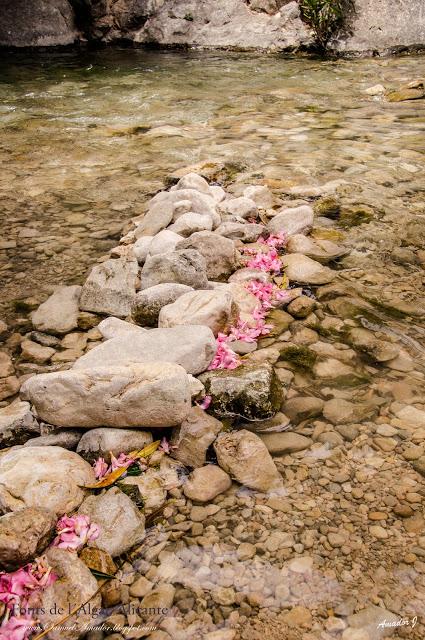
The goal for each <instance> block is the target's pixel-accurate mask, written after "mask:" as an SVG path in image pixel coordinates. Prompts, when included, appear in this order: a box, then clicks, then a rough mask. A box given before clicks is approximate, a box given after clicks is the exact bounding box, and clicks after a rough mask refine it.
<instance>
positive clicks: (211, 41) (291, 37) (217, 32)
mask: <svg viewBox="0 0 425 640" xmlns="http://www.w3.org/2000/svg"><path fill="white" fill-rule="evenodd" d="M187 16H190V19H187ZM134 39H135V41H136V42H148V43H149V42H157V43H159V44H162V45H190V46H201V47H221V48H226V47H234V48H236V49H273V50H278V51H279V50H285V49H290V50H293V49H294V48H298V47H300V46H302V45H306V44H308V43H310V42H311V36H310V34H309V32H308V29H307V28H306V26H305V25H304V24H303V22H302V21H301V19H300V12H299V7H298V5H297V4H296V3H295V2H289V4H286V5H284V6H281V8H280V11H279V13H278V14H276V15H267V14H265V13H259V12H256V11H252V10H250V8H249V7H248V5H247V4H246V3H245V2H243V0H216V1H215V2H214V4H213V5H212V4H211V2H209V1H208V0H198V1H197V2H196V3H193V2H190V0H167V2H165V3H163V4H162V3H161V4H159V6H158V8H156V10H153V11H152V12H151V14H150V15H149V18H148V20H147V21H146V22H145V23H144V25H143V27H142V28H141V29H140V30H138V31H137V32H136V33H135V34H134Z"/></svg>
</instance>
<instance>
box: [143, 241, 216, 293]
mask: <svg viewBox="0 0 425 640" xmlns="http://www.w3.org/2000/svg"><path fill="white" fill-rule="evenodd" d="M183 242H185V241H183ZM180 244H181V243H180ZM206 271H207V263H206V260H205V258H204V256H203V255H201V253H199V251H195V250H193V249H183V248H180V247H179V250H177V251H171V252H170V253H165V254H159V255H156V256H148V257H147V258H146V262H145V264H144V265H143V268H142V274H141V278H142V281H141V288H142V289H149V287H154V286H155V285H157V284H163V283H178V284H185V285H187V286H188V287H193V288H194V289H208V280H207V273H206Z"/></svg>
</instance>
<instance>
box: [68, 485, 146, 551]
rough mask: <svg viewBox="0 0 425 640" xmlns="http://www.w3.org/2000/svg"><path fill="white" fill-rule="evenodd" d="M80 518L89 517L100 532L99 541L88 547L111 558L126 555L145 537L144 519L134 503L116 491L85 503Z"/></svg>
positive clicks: (93, 541) (93, 497) (82, 505)
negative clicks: (107, 554) (103, 552)
mask: <svg viewBox="0 0 425 640" xmlns="http://www.w3.org/2000/svg"><path fill="white" fill-rule="evenodd" d="M78 513H79V514H83V515H86V516H89V518H90V521H91V522H95V523H96V524H97V525H98V526H99V528H100V535H99V537H98V538H96V540H92V541H90V542H89V543H88V546H89V547H95V548H97V549H101V550H103V551H106V552H107V553H109V554H110V555H111V556H112V557H114V556H118V555H121V554H122V553H125V552H126V551H128V550H129V549H131V547H134V546H135V545H136V544H138V543H140V542H141V541H142V540H143V538H144V537H145V518H144V516H143V514H142V513H141V512H140V511H139V510H138V509H137V507H136V505H135V504H134V503H133V501H132V500H131V499H130V498H129V497H128V496H126V495H125V493H123V492H122V491H120V489H118V488H117V487H112V488H111V489H108V491H106V492H105V493H103V494H100V495H97V496H95V495H92V496H89V497H88V498H86V499H85V500H84V502H83V503H82V504H81V506H80V508H79V509H78Z"/></svg>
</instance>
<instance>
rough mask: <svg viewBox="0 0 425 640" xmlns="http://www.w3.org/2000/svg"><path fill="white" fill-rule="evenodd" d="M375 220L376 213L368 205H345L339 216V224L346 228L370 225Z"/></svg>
mask: <svg viewBox="0 0 425 640" xmlns="http://www.w3.org/2000/svg"><path fill="white" fill-rule="evenodd" d="M374 218H375V211H374V210H373V209H372V207H369V205H367V204H354V205H344V206H343V207H342V209H341V212H340V215H339V222H340V224H341V226H343V227H345V228H350V227H358V226H360V225H361V224H369V222H372V220H374Z"/></svg>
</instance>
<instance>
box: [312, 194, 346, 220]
mask: <svg viewBox="0 0 425 640" xmlns="http://www.w3.org/2000/svg"><path fill="white" fill-rule="evenodd" d="M313 210H314V213H315V215H316V216H325V217H326V218H332V219H335V218H338V216H339V213H340V211H341V204H340V202H339V200H338V198H335V196H322V197H321V198H319V199H318V200H316V202H315V203H314V206H313Z"/></svg>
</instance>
